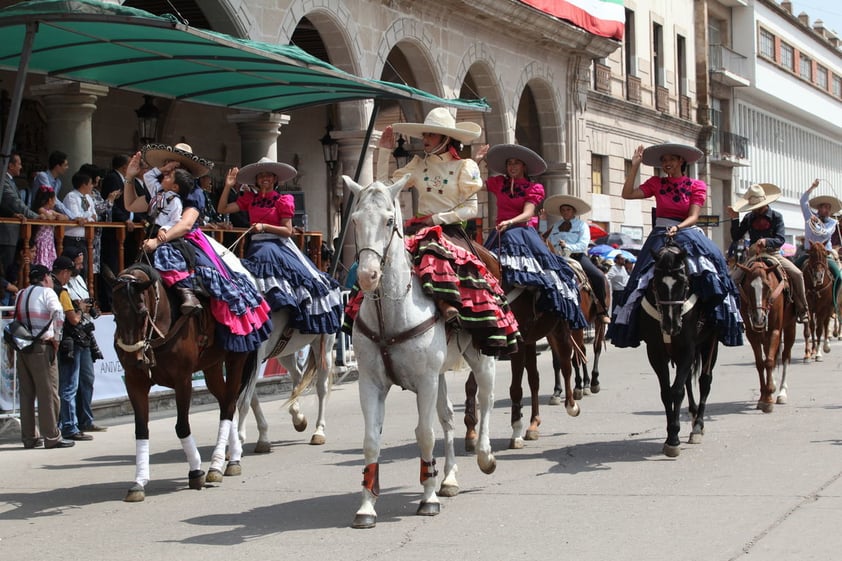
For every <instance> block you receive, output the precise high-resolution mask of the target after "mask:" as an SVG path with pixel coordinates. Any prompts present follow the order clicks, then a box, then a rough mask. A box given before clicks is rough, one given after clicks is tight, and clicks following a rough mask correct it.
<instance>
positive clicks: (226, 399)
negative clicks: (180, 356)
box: [205, 353, 248, 483]
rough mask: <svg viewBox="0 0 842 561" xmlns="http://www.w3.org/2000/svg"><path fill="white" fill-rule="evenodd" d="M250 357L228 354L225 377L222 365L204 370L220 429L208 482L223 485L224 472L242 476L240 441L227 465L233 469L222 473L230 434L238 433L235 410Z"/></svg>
mask: <svg viewBox="0 0 842 561" xmlns="http://www.w3.org/2000/svg"><path fill="white" fill-rule="evenodd" d="M247 356H248V355H247V354H246V353H229V354H228V356H227V357H226V360H225V363H224V364H225V368H224V371H225V372H226V373H227V376H225V375H224V374H223V365H222V363H219V364H215V365H213V366H210V367H208V368H206V369H205V383H206V384H207V387H208V390H210V392H211V393H212V394H213V395H214V397H216V399H217V401H218V403H219V427H218V430H217V433H216V444H215V445H214V448H213V452H212V453H211V461H210V467H209V468H208V475H207V479H206V481H207V482H208V483H222V478H223V471H224V472H225V473H228V474H229V475H240V474H241V473H242V468H241V467H240V461H241V459H242V452H243V448H242V445H240V443H239V439H237V445H236V447H235V448H234V449H232V450H231V456H230V460H229V462H228V464H229V466H230V469H225V470H223V466H224V464H225V451H226V448H227V446H228V444H229V440H230V435H231V431H232V430H236V427H235V425H234V423H233V421H234V409H235V405H236V399H237V393H238V392H239V389H240V380H241V379H242V373H243V366H244V365H245V362H246V358H247Z"/></svg>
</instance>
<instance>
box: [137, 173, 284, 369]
mask: <svg viewBox="0 0 842 561" xmlns="http://www.w3.org/2000/svg"><path fill="white" fill-rule="evenodd" d="M148 184H149V183H147V185H148ZM156 195H157V192H156V193H153V201H154V200H155V196H156ZM176 198H179V197H177V196H176ZM179 200H180V199H179ZM169 203H170V204H172V203H173V201H169ZM181 204H182V205H183V207H184V208H195V209H197V210H199V212H200V214H201V209H202V208H204V206H205V200H204V193H203V192H202V190H201V188H196V189H193V191H192V192H191V193H190V195H189V196H188V197H187V200H185V201H181ZM166 216H167V218H166V220H172V219H174V217H173V216H172V215H169V214H168V215H166ZM180 218H181V217H180V215H179V216H178V219H180ZM178 219H175V222H178ZM157 220H158V219H157V218H156V223H157ZM163 220H164V219H162V221H163ZM199 223H201V216H200V219H199V220H196V224H199ZM181 244H184V245H186V246H188V247H186V248H185V250H186V251H187V252H188V254H190V256H191V257H195V266H194V267H191V266H188V262H187V259H186V258H185V255H184V252H183V251H182V250H180V249H179V247H178V246H179V245H181ZM153 264H154V266H155V268H156V269H158V271H160V273H161V279H162V281H163V282H164V285H165V286H167V287H171V286H181V287H185V288H201V289H204V290H205V291H206V292H207V293H208V294H209V295H210V309H211V313H212V315H213V317H214V319H215V320H216V334H215V337H216V340H215V345H218V346H221V347H222V348H224V349H225V350H227V351H233V352H249V351H254V350H257V349H258V348H259V347H260V344H261V343H263V341H265V340H266V339H268V338H269V335H270V334H271V332H272V322H271V321H270V319H269V311H270V310H269V306H268V304H267V303H266V301H265V300H264V299H263V298H262V297H261V296H260V293H259V292H258V291H257V288H256V287H255V286H254V284H252V282H251V280H250V279H249V278H248V277H247V276H246V275H245V274H243V273H240V272H237V271H233V270H231V269H230V268H229V267H228V266H227V265H226V264H225V263H224V262H223V261H222V260H221V259H220V258H219V256H218V255H217V254H216V252H215V251H214V249H213V247H212V246H211V244H210V242H209V241H208V239H207V238H206V237H205V235H204V234H203V233H202V231H201V230H199V229H198V228H197V227H196V226H195V225H194V227H193V229H192V230H191V231H190V232H188V233H187V234H185V235H184V237H183V238H182V239H179V240H173V242H168V243H163V244H161V245H160V246H158V249H156V250H155V255H154V258H153Z"/></svg>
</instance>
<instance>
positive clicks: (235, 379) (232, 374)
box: [106, 263, 256, 502]
mask: <svg viewBox="0 0 842 561" xmlns="http://www.w3.org/2000/svg"><path fill="white" fill-rule="evenodd" d="M106 276H108V275H106ZM110 281H111V282H112V287H113V298H114V300H113V313H114V321H115V323H116V329H115V333H114V339H115V341H114V348H115V350H116V351H117V357H118V358H119V359H120V363H121V364H122V365H123V368H124V369H125V384H126V391H127V392H128V395H129V400H130V401H131V404H132V409H133V410H134V421H135V449H136V456H135V467H136V471H135V482H134V485H132V486H131V488H130V489H129V491H128V493H127V495H126V497H125V499H124V500H125V501H126V502H139V501H142V500H144V499H145V497H146V495H145V487H146V484H147V483H148V482H149V481H150V470H149V390H150V389H151V388H152V386H153V385H156V384H157V385H160V386H164V387H168V388H172V389H173V390H174V391H175V403H176V416H177V418H176V424H175V432H176V435H177V436H178V438H179V439H180V440H181V445H182V447H183V448H184V453H185V455H186V456H187V461H188V463H189V472H188V479H189V486H190V488H191V489H202V488H203V487H204V485H205V482H206V481H208V482H217V483H218V482H221V481H222V474H223V469H222V466H223V464H224V463H225V457H226V445H227V446H228V455H229V457H230V460H229V462H228V466H227V468H226V469H225V475H239V474H240V473H241V467H240V458H241V456H242V446H241V445H240V441H239V439H238V437H237V423H236V421H235V420H234V412H235V408H236V404H237V396H238V395H239V392H240V389H241V381H242V378H243V376H244V372H245V373H246V375H248V373H250V372H252V371H253V369H254V362H255V361H256V352H252V353H234V352H228V351H225V350H224V349H222V348H221V347H220V346H216V345H214V331H215V326H216V323H215V321H214V319H213V317H212V316H211V313H210V309H209V307H208V306H207V305H206V306H205V307H204V308H203V309H202V310H201V311H199V312H197V313H193V314H189V315H182V316H179V317H178V318H177V319H176V318H174V317H173V316H172V314H171V309H172V308H171V305H170V301H169V299H168V297H167V292H166V289H165V288H164V285H163V284H162V283H161V278H160V275H159V274H158V272H157V271H156V270H155V269H154V268H152V267H151V266H149V265H146V264H142V263H137V264H134V265H132V266H130V267H128V268H127V269H125V270H124V271H123V272H121V273H120V274H119V276H118V277H117V278H116V279H114V278H113V275H111V279H110ZM199 370H201V371H202V372H204V375H205V383H206V384H207V387H208V390H210V392H211V394H213V396H214V397H215V398H216V399H217V401H218V402H219V418H220V421H219V431H218V434H217V441H216V446H215V447H214V450H213V454H212V457H211V463H210V468H209V469H208V474H207V478H206V477H205V472H204V471H202V470H201V469H200V468H201V458H200V456H199V450H198V448H197V446H196V442H195V440H194V439H193V436H192V434H191V432H190V420H189V412H190V401H191V396H192V392H193V373H194V372H198V371H199Z"/></svg>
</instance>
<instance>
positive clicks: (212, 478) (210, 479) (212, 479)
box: [205, 468, 222, 483]
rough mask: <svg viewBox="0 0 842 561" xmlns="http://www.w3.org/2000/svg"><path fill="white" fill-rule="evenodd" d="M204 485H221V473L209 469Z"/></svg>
mask: <svg viewBox="0 0 842 561" xmlns="http://www.w3.org/2000/svg"><path fill="white" fill-rule="evenodd" d="M205 483H222V472H221V471H219V470H218V469H214V468H211V469H209V470H208V476H207V477H206V478H205Z"/></svg>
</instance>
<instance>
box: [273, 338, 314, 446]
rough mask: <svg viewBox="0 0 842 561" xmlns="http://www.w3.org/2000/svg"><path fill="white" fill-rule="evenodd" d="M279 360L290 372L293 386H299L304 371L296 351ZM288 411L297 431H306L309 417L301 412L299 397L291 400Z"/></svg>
mask: <svg viewBox="0 0 842 561" xmlns="http://www.w3.org/2000/svg"><path fill="white" fill-rule="evenodd" d="M278 361H279V362H280V363H281V365H282V366H283V367H284V368H286V370H287V371H288V372H289V377H290V380H291V381H292V387H293V388H297V387H298V384H299V383H301V374H302V373H301V367H300V366H299V365H298V358H297V357H296V353H293V354H291V355H287V356H283V357H279V358H278ZM287 411H289V415H290V418H291V419H292V426H293V428H295V430H296V432H304V431H305V430H307V417H305V416H304V413H302V412H301V406H300V405H299V403H298V400H297V399H295V400H293V401H291V402H290V404H289V408H288V409H287Z"/></svg>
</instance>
